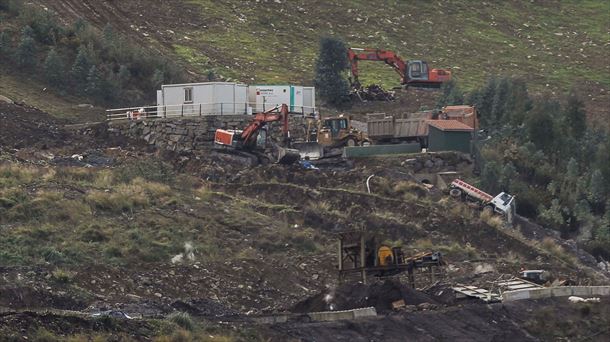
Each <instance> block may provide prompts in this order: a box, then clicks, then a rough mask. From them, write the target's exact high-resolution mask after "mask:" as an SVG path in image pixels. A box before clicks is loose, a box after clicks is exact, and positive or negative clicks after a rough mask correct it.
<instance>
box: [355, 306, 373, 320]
mask: <svg viewBox="0 0 610 342" xmlns="http://www.w3.org/2000/svg"><path fill="white" fill-rule="evenodd" d="M352 311H353V312H354V318H358V317H372V316H377V310H375V308H374V307H370V308H362V309H355V310H352Z"/></svg>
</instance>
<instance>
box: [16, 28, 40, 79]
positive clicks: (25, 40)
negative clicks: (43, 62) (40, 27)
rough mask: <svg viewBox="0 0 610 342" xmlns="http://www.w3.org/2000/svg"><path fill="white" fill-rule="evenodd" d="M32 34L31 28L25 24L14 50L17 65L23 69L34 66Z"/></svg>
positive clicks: (34, 50)
mask: <svg viewBox="0 0 610 342" xmlns="http://www.w3.org/2000/svg"><path fill="white" fill-rule="evenodd" d="M32 35H33V31H32V28H31V27H29V26H25V27H24V28H23V30H22V31H21V41H20V43H19V46H18V47H17V51H16V52H15V60H16V61H17V65H19V66H20V67H21V68H24V69H26V68H32V67H34V66H36V42H35V41H34V38H32Z"/></svg>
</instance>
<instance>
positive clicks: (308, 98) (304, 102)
mask: <svg viewBox="0 0 610 342" xmlns="http://www.w3.org/2000/svg"><path fill="white" fill-rule="evenodd" d="M248 97H249V102H250V103H252V104H253V107H254V111H256V112H263V111H266V110H269V109H271V108H273V107H275V106H280V105H282V104H284V103H285V104H287V105H288V108H289V110H290V111H291V112H293V113H303V114H306V115H310V114H313V113H314V108H315V88H314V87H302V86H292V85H252V86H250V87H249V91H248Z"/></svg>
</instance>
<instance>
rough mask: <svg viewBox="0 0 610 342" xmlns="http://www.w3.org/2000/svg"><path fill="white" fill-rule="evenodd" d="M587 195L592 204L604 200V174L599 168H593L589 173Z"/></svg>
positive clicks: (605, 195)
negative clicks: (589, 179)
mask: <svg viewBox="0 0 610 342" xmlns="http://www.w3.org/2000/svg"><path fill="white" fill-rule="evenodd" d="M587 197H588V199H589V201H591V203H592V204H593V205H600V204H602V205H603V203H604V202H605V200H606V197H607V193H606V189H605V184H604V176H603V175H602V172H601V171H600V170H594V171H593V172H592V173H591V181H590V182H589V191H588V193H587Z"/></svg>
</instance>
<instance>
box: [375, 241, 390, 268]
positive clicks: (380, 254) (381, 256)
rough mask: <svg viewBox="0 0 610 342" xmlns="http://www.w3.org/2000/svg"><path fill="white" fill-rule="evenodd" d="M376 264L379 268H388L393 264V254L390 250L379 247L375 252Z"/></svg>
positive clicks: (386, 247) (385, 247)
mask: <svg viewBox="0 0 610 342" xmlns="http://www.w3.org/2000/svg"><path fill="white" fill-rule="evenodd" d="M377 262H378V265H379V266H388V265H391V264H393V263H394V253H393V252H392V248H390V247H388V246H381V247H379V249H378V250H377Z"/></svg>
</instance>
